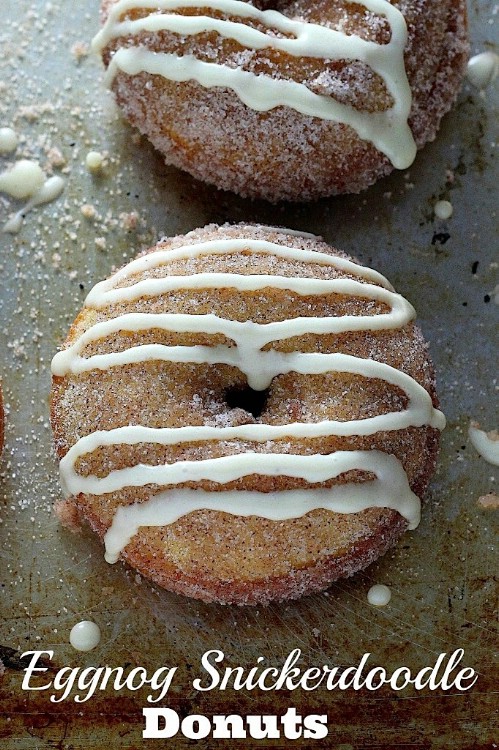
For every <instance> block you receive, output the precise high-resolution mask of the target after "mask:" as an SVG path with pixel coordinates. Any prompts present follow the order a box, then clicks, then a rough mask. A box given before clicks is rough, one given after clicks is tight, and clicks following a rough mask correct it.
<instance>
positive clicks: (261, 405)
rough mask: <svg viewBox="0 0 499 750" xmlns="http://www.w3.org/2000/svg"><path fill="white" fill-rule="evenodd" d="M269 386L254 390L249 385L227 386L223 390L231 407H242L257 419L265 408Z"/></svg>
mask: <svg viewBox="0 0 499 750" xmlns="http://www.w3.org/2000/svg"><path fill="white" fill-rule="evenodd" d="M269 392H270V388H266V389H265V390H263V391H255V390H254V389H253V388H250V386H249V385H246V386H243V387H242V388H241V387H237V386H236V387H235V388H229V389H228V390H227V391H225V401H226V402H227V404H228V406H229V407H230V408H231V409H242V410H243V411H245V412H248V413H249V414H251V415H252V416H253V417H254V418H255V419H258V417H260V416H261V415H262V413H263V411H264V410H265V407H266V405H267V399H268V396H269Z"/></svg>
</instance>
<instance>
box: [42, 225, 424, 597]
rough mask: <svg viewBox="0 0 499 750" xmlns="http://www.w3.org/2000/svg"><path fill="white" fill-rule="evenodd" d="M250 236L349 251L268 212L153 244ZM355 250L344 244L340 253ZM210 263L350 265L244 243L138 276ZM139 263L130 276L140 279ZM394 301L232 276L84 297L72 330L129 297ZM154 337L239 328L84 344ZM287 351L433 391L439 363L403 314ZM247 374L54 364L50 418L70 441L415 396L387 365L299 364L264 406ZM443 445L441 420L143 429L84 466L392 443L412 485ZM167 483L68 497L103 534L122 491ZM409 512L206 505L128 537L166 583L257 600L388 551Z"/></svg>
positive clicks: (246, 315)
mask: <svg viewBox="0 0 499 750" xmlns="http://www.w3.org/2000/svg"><path fill="white" fill-rule="evenodd" d="M232 237H251V238H254V239H264V240H269V241H270V242H277V243H280V244H283V245H287V246H291V247H298V248H303V249H307V250H318V251H321V252H326V253H329V254H333V255H334V254H337V255H340V256H342V255H343V254H342V253H340V252H339V251H335V250H333V249H332V248H330V247H329V246H328V245H326V244H325V243H324V242H322V241H320V240H319V239H318V238H305V237H298V236H292V235H287V234H286V232H285V230H282V231H280V230H278V229H267V228H265V227H262V226H253V225H252V226H248V225H236V226H227V225H226V226H222V227H217V226H214V225H211V226H208V227H205V228H204V229H201V230H196V231H194V232H190V233H189V234H187V235H185V236H182V237H175V238H172V239H169V240H164V241H162V242H161V243H159V245H158V246H157V247H156V248H155V249H158V250H159V249H167V248H175V247H180V246H182V245H185V244H192V243H196V242H199V241H204V240H210V239H217V238H219V239H225V238H232ZM343 257H345V256H343ZM202 271H213V272H220V271H223V272H225V273H227V272H231V271H233V272H235V273H240V274H244V273H262V274H272V273H277V274H279V275H284V276H300V275H307V274H308V275H313V276H317V277H322V278H345V277H347V274H345V273H344V272H342V271H339V270H338V269H335V268H333V267H330V266H325V265H320V264H319V263H317V264H314V263H311V264H304V263H303V262H301V261H298V260H289V261H285V260H283V259H282V258H279V257H277V256H273V255H272V254H269V255H266V254H265V255H256V254H252V253H251V252H249V251H248V252H244V251H237V252H234V253H233V254H230V255H224V256H216V255H202V256H199V257H192V258H188V259H177V260H174V261H172V262H171V263H165V264H163V265H161V266H158V267H156V268H153V269H152V270H151V271H148V270H146V271H140V272H139V273H136V274H134V275H133V277H132V278H133V282H138V281H140V280H141V279H143V278H148V277H155V278H159V277H161V276H165V275H170V274H173V275H185V274H190V273H197V272H202ZM131 281H132V279H131V278H130V277H129V278H126V279H124V280H123V281H122V282H121V283H122V284H125V285H129V284H130V283H131ZM383 309H384V306H383V305H379V303H373V301H372V300H366V299H362V298H358V297H356V298H353V297H349V296H347V295H339V294H324V295H315V296H314V297H313V298H307V297H301V298H298V297H297V296H296V295H294V294H292V293H290V292H289V291H288V292H285V291H283V290H279V289H271V288H269V289H268V290H267V289H265V290H259V291H257V292H244V293H238V292H236V291H235V290H234V289H200V290H196V291H190V292H185V291H184V292H182V291H179V292H175V293H168V294H166V293H165V294H161V295H159V296H155V297H150V298H146V297H141V298H139V299H137V300H135V301H131V302H118V303H112V304H111V305H109V306H108V307H106V308H102V309H93V308H90V307H87V308H84V309H83V310H82V312H81V313H80V315H79V316H78V317H77V319H76V321H75V323H74V324H73V327H72V329H71V331H70V334H69V337H68V339H67V341H66V346H68V345H70V344H71V343H72V342H74V341H75V339H76V338H77V337H78V336H79V335H80V334H81V333H82V332H83V331H84V330H86V329H87V328H88V327H89V326H91V325H93V324H94V323H96V322H98V321H99V320H105V319H107V318H109V317H116V316H117V315H121V314H124V313H126V312H131V311H134V312H138V311H141V312H153V313H154V312H181V311H183V312H190V313H194V312H196V313H199V314H202V313H203V312H206V311H212V312H215V313H217V314H219V315H220V316H221V317H225V318H229V319H233V320H247V319H251V320H254V321H258V322H261V323H265V322H270V321H273V320H276V319H277V320H280V319H283V318H286V317H291V318H292V317H296V316H297V315H302V316H307V315H314V316H331V315H356V314H357V315H360V314H376V313H378V312H382V311H383ZM144 343H165V344H171V345H196V344H206V345H214V344H217V343H227V341H226V340H225V339H224V337H223V336H221V335H219V334H215V335H214V334H204V333H202V332H200V333H195V334H194V333H193V334H178V333H174V332H165V331H159V330H158V331H147V332H143V333H141V332H139V333H132V332H130V331H122V332H121V333H119V334H113V335H111V336H109V337H108V338H106V339H103V340H100V341H98V342H95V343H93V344H90V345H89V346H87V347H86V349H85V351H84V352H82V353H83V354H84V356H91V355H92V354H96V353H105V352H106V351H117V350H120V349H123V348H127V347H130V346H134V345H137V344H144ZM272 347H273V348H275V349H277V350H280V351H295V350H296V351H305V352H307V351H308V352H317V351H318V352H330V351H336V352H343V353H345V354H353V355H354V356H357V357H365V358H367V357H368V358H372V359H375V360H378V361H381V362H386V363H388V364H391V365H392V366H394V367H397V368H398V369H401V370H403V371H404V372H406V373H407V374H409V375H411V376H412V377H413V378H414V379H416V380H417V381H418V382H419V383H420V384H421V385H423V387H424V388H426V390H427V391H428V392H429V393H430V395H431V396H432V398H433V400H434V404H435V405H436V396H435V389H434V376H433V370H432V367H431V363H430V361H429V359H428V354H427V348H426V344H425V343H424V341H423V339H422V337H421V334H420V332H419V330H418V329H417V328H415V327H414V326H413V325H412V324H407V325H406V326H404V328H402V329H401V330H391V331H360V332H355V333H354V332H349V333H343V334H334V335H332V334H327V335H326V334H320V335H319V334H304V335H301V336H295V337H293V338H291V339H285V340H282V341H276V342H273V344H272ZM245 385H246V383H245V378H244V376H243V375H242V373H241V372H240V371H239V370H237V369H236V368H234V367H231V366H228V365H203V364H197V365H196V364H190V363H171V362H159V361H148V362H141V363H137V364H132V365H126V366H122V367H119V368H111V369H109V370H92V371H90V372H86V373H83V374H80V375H68V376H65V377H56V378H55V379H54V385H53V395H52V424H53V428H54V436H55V441H56V448H57V452H58V454H59V457H62V456H63V455H65V453H66V452H67V451H68V449H69V448H70V447H71V446H72V445H74V443H75V442H76V441H77V440H79V439H80V438H81V437H83V436H84V435H88V434H91V433H92V432H95V431H96V430H99V429H105V430H110V429H113V428H116V427H120V426H123V425H133V424H143V425H147V426H149V427H179V426H183V425H187V424H188V425H210V426H213V427H222V426H231V425H241V424H248V423H255V424H258V423H261V424H275V425H278V424H287V423H289V422H293V421H298V422H300V421H302V422H317V421H321V420H323V419H337V420H345V421H346V420H351V419H362V418H366V417H369V416H373V415H376V414H384V413H387V412H390V411H400V410H403V409H404V408H406V396H405V394H403V393H402V392H400V391H399V390H398V388H396V387H394V386H390V385H389V384H387V382H386V381H384V380H378V379H376V378H364V377H362V376H359V375H348V374H347V373H338V372H328V373H325V374H323V375H300V374H297V373H289V374H287V375H279V376H277V377H275V378H274V379H273V381H272V384H271V386H270V389H269V393H268V396H267V399H266V402H265V406H264V409H263V411H262V413H261V414H260V415H259V416H254V415H253V414H252V413H250V412H249V411H247V410H246V409H244V408H241V407H238V406H235V407H231V406H230V405H229V403H228V400H227V393H228V392H229V391H231V390H237V389H238V388H243V387H244V386H245ZM437 446H438V434H437V431H436V430H434V429H432V428H430V427H422V428H414V427H410V428H407V429H403V430H397V431H388V432H378V433H376V434H375V435H371V436H365V437H359V436H351V437H338V436H328V437H326V438H321V439H290V438H281V439H276V440H269V441H266V442H256V441H251V440H247V439H231V440H220V439H219V440H208V441H206V442H203V443H195V442H193V443H180V444H179V443H176V444H173V445H166V446H165V445H158V444H143V443H142V444H137V445H114V446H108V447H100V448H98V449H97V450H95V451H94V452H93V453H91V454H87V455H85V456H83V457H82V458H81V459H79V461H78V463H77V471H78V472H79V473H81V474H82V475H83V476H85V475H89V474H93V475H96V476H106V475H107V474H108V473H109V472H110V471H112V470H116V469H122V468H126V467H128V466H134V465H137V464H138V463H144V464H148V465H159V464H165V463H172V462H175V461H179V460H186V461H189V460H193V461H196V460H203V459H207V458H216V457H219V456H229V455H234V454H237V453H241V452H251V451H253V452H262V453H296V454H301V455H307V454H312V453H322V454H329V453H333V452H334V451H336V450H350V449H351V450H370V449H373V450H376V449H377V450H382V451H384V452H386V453H389V454H393V455H395V456H397V457H398V458H399V460H400V461H401V462H402V464H403V466H404V469H405V471H406V473H407V476H408V479H409V483H410V486H411V489H412V491H413V492H415V493H416V494H417V495H418V496H420V497H422V496H423V494H424V491H425V489H426V486H427V483H428V481H429V478H430V476H431V474H432V472H433V469H434V465H435V460H436V453H437ZM370 478H372V477H371V476H370V475H367V474H366V472H362V471H350V472H347V473H345V474H343V475H340V476H339V477H338V478H336V479H335V480H329V481H328V482H324V483H322V484H319V485H313V486H324V487H329V486H333V485H335V484H336V483H340V484H341V483H345V482H352V481H353V482H362V481H364V480H368V479H370ZM177 486H178V487H187V488H193V489H204V490H207V491H213V492H216V491H217V490H220V489H226V490H233V489H235V490H238V489H240V490H256V491H259V492H267V493H270V492H274V491H280V490H287V489H300V488H304V487H307V486H312V485H307V483H306V482H305V481H304V480H302V479H300V478H291V477H285V476H259V475H251V476H247V477H244V478H242V479H238V480H234V481H232V482H228V483H227V484H224V485H223V487H221V486H220V485H219V484H217V483H216V482H213V481H208V480H201V481H198V482H192V481H191V482H189V481H186V482H184V483H182V484H180V485H177ZM167 488H168V487H167V486H166V487H165V486H152V487H151V486H146V487H140V488H130V487H126V488H125V489H123V490H121V491H119V492H113V493H109V494H107V495H101V496H84V495H79V496H78V497H70V498H68V501H67V502H66V504H64V505H63V506H62V507H61V508H60V515H61V516H62V517H64V519H65V520H66V522H67V523H69V525H70V526H73V527H74V525H75V523H76V522H77V520H78V519H79V520H80V522H84V521H85V522H88V523H89V524H90V526H92V527H93V528H94V530H95V531H97V533H98V534H99V535H101V536H103V535H104V533H105V531H106V530H107V529H108V528H109V526H110V524H111V522H112V519H113V516H114V512H115V510H116V508H117V507H118V506H119V505H128V504H131V503H134V502H142V501H145V500H147V499H148V498H149V497H150V496H151V494H156V492H160V491H162V490H164V489H167ZM405 527H406V523H405V521H404V520H403V519H402V518H401V517H400V516H399V515H398V514H397V513H396V512H395V511H390V510H386V509H374V508H370V509H368V510H366V511H364V512H362V513H352V514H336V513H331V512H327V511H323V510H316V511H313V512H311V513H308V514H307V515H305V516H303V517H301V518H294V519H289V520H285V521H270V520H267V519H264V518H260V517H256V516H251V517H246V518H243V517H238V516H236V515H233V514H229V513H221V512H217V511H211V510H204V511H196V512H193V513H190V514H188V515H187V516H184V517H182V518H180V519H179V520H178V521H176V522H174V523H172V524H170V525H168V526H167V527H147V528H141V529H140V531H139V532H138V533H137V535H136V536H135V537H134V538H133V539H132V541H131V542H130V543H129V544H128V546H127V547H126V549H125V551H124V553H123V558H124V559H126V560H127V561H128V562H130V563H131V564H132V565H133V566H134V567H136V568H137V569H138V570H139V571H140V572H141V573H143V574H144V575H147V576H148V577H150V578H153V579H154V580H155V581H157V582H158V583H160V584H161V585H163V586H165V587H166V588H168V589H171V590H173V591H177V592H180V593H184V594H187V595H189V596H194V597H197V598H200V599H203V600H205V601H213V600H215V601H220V602H223V603H229V602H237V603H238V604H242V603H251V604H254V603H258V602H268V601H270V600H272V599H285V598H293V597H298V596H300V595H302V594H304V593H310V592H312V591H316V590H319V589H321V588H324V587H325V586H327V585H328V583H329V582H330V581H332V580H334V579H335V578H337V577H339V576H344V575H351V574H352V573H353V572H355V571H356V570H358V569H359V568H362V567H364V566H365V565H367V564H369V562H371V561H372V560H374V559H375V558H376V557H378V556H379V555H380V554H382V553H383V552H384V551H385V550H386V549H387V548H388V547H389V546H390V545H391V544H393V543H394V542H395V540H396V539H397V538H398V537H399V536H400V534H401V533H402V532H403V530H404V528H405Z"/></svg>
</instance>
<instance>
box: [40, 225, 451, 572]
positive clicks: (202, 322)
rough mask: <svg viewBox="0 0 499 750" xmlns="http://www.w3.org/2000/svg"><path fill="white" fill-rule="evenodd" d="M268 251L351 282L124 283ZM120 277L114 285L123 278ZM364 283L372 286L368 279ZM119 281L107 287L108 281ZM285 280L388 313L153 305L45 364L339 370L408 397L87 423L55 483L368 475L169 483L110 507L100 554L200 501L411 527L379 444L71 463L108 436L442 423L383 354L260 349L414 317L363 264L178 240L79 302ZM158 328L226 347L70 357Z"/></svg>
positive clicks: (269, 514)
mask: <svg viewBox="0 0 499 750" xmlns="http://www.w3.org/2000/svg"><path fill="white" fill-rule="evenodd" d="M242 251H246V252H251V253H252V254H259V253H260V254H262V253H263V254H265V253H266V254H272V255H273V256H277V257H279V258H283V259H285V260H288V261H292V260H298V261H301V262H302V263H306V264H319V265H321V264H322V265H327V266H330V267H333V268H336V269H338V270H341V271H343V272H346V273H348V274H350V275H353V276H355V277H356V278H355V279H345V278H337V279H321V278H306V277H285V276H277V275H276V276H268V275H264V274H261V275H253V274H249V275H239V274H229V273H197V274H192V275H187V276H169V275H167V276H164V277H162V278H154V277H153V278H145V279H144V278H143V279H140V280H135V281H134V277H136V276H137V274H141V273H143V272H147V271H151V270H154V269H156V268H159V267H160V266H164V265H168V263H169V262H170V261H173V260H176V259H178V258H184V259H188V258H195V257H199V256H201V255H213V254H217V255H221V254H230V253H234V252H242ZM125 281H126V282H128V284H127V285H125V286H119V285H121V284H123V282H125ZM371 281H375V282H377V284H380V286H378V285H377V284H374V283H370V282H371ZM117 285H118V286H117ZM269 287H272V288H279V289H289V290H292V291H293V292H295V293H297V294H299V295H315V294H316V295H320V294H322V295H324V294H327V293H338V294H348V295H352V296H356V297H359V298H362V299H369V300H376V301H381V302H383V303H385V304H386V305H387V306H388V307H389V308H390V311H389V312H387V313H378V314H375V315H368V316H365V315H359V316H352V315H344V316H340V317H336V318H335V317H313V316H311V317H297V318H293V319H288V320H283V321H278V322H273V323H267V324H257V323H255V322H253V321H251V320H247V321H244V322H240V321H233V320H228V319H225V318H220V317H218V316H216V315H213V314H208V315H196V314H194V315H187V314H168V313H163V314H161V313H160V314H152V313H124V314H121V315H118V316H117V317H114V318H110V319H108V320H104V321H100V322H98V323H96V324H94V325H93V326H91V327H90V328H88V329H87V330H86V331H85V332H83V333H82V334H81V335H80V337H79V338H78V339H77V340H76V341H75V342H74V343H73V344H72V345H71V346H69V347H68V348H67V349H65V350H63V351H61V352H59V353H58V354H56V356H55V357H54V359H53V361H52V372H53V374H54V375H56V376H59V377H62V376H64V375H66V374H68V373H81V372H87V371H90V370H93V369H103V370H105V369H109V368H111V367H119V366H122V365H124V364H127V363H131V362H146V361H152V360H154V361H158V360H162V361H168V362H196V363H200V364H201V363H202V364H217V363H224V364H229V365H232V366H234V367H237V368H238V369H239V370H240V371H241V372H243V373H244V374H245V375H246V377H247V380H248V384H249V385H250V387H252V388H254V389H255V390H263V389H265V388H267V387H268V386H269V385H270V383H271V381H272V379H273V378H274V377H276V376H279V375H281V374H284V373H289V372H297V373H303V374H305V373H315V374H316V373H327V372H348V373H353V374H357V375H361V376H362V377H366V378H379V379H383V380H385V381H386V382H388V383H390V384H392V385H394V386H396V387H398V388H399V389H400V390H401V391H403V392H404V393H405V395H406V397H407V405H406V408H405V409H404V410H402V411H397V412H391V413H388V414H383V415H378V416H374V417H369V418H365V419H357V420H350V421H343V422H339V421H332V420H331V421H321V422H315V423H303V422H293V423H290V424H284V425H268V424H243V425H238V426H232V427H210V426H208V425H191V426H185V427H179V428H160V429H153V428H149V427H146V426H142V425H128V426H123V427H119V428H116V429H113V430H109V431H96V432H94V433H92V434H90V435H86V436H84V437H82V438H81V439H80V440H78V441H77V442H76V443H75V445H73V446H72V447H71V448H70V450H69V451H68V452H67V454H66V455H65V456H64V458H63V459H62V460H61V464H60V470H61V480H62V484H63V488H64V491H65V493H66V495H68V496H69V495H78V494H79V493H82V492H83V493H88V494H93V495H102V494H106V493H111V492H116V491H119V490H121V489H123V488H125V487H143V486H146V485H150V484H155V485H160V486H161V485H178V484H182V483H185V482H187V481H201V480H208V481H214V482H217V483H220V484H222V485H223V484H227V483H228V482H231V481H233V480H236V479H239V478H240V477H244V476H247V475H249V474H255V473H258V474H260V475H266V476H281V475H282V476H288V477H298V478H301V479H303V480H305V481H307V482H310V483H317V482H324V481H327V480H330V479H333V478H335V477H338V476H339V475H341V474H343V473H345V472H348V471H351V470H360V471H366V472H370V473H371V474H374V476H375V479H374V480H372V481H366V482H363V483H360V484H356V485H351V484H346V485H339V486H335V487H333V488H331V489H322V488H321V489H306V490H293V491H291V490H288V491H280V492H276V493H259V492H244V491H222V492H213V493H208V492H205V491H203V490H199V489H196V490H186V489H184V488H179V489H169V490H165V491H163V492H160V493H159V494H157V495H155V496H154V497H151V499H150V500H148V501H146V502H144V503H142V504H133V505H131V506H128V507H126V508H124V507H121V508H119V509H118V511H117V513H116V514H115V517H114V520H113V523H112V526H111V528H110V529H109V530H108V533H107V535H106V538H105V542H106V549H107V555H106V559H108V560H109V561H115V560H116V559H117V558H118V555H119V553H120V551H121V550H122V549H123V548H124V547H125V546H126V545H127V544H128V542H129V541H130V539H131V538H132V537H133V535H134V534H135V533H136V532H137V530H138V528H139V527H140V526H142V525H159V526H161V525H165V524H169V523H172V522H173V521H175V520H177V519H178V518H179V517H181V516H182V515H185V514H186V513H190V512H192V511H194V510H200V509H216V510H221V511H224V512H228V513H233V514H236V515H260V516H263V517H265V518H271V519H286V518H294V517H297V516H301V515H304V514H305V513H307V512H309V511H310V510H313V509H317V508H326V509H330V510H333V511H336V512H339V513H355V512H358V511H359V510H364V509H366V508H369V507H385V508H393V509H395V510H398V511H399V512H400V513H401V514H402V515H403V517H404V518H406V520H407V522H408V525H409V527H410V528H414V527H415V526H416V525H417V523H418V520H419V506H420V503H419V499H418V498H417V497H416V496H415V495H414V494H413V493H412V491H411V489H410V487H409V484H408V481H407V476H406V474H405V472H404V470H403V467H402V465H401V463H400V462H399V461H398V459H397V458H395V457H394V456H388V455H386V454H384V453H381V452H380V451H375V450H370V451H336V452H335V453H333V454H331V455H321V454H314V455H310V456H302V455H293V454H279V453H270V454H268V453H267V454H265V453H256V452H247V453H242V454H236V455H228V456H222V457H219V458H214V459H206V460H199V461H177V462H174V463H172V464H166V465H153V466H150V465H137V466H133V467H129V468H126V469H120V470H114V471H111V472H110V473H108V474H107V476H104V477H97V476H93V475H90V476H81V475H80V474H78V472H77V470H76V468H75V467H76V464H77V462H78V460H79V459H80V458H81V457H83V456H84V455H87V454H90V453H92V452H93V451H95V450H97V449H98V448H101V447H105V446H113V445H120V444H126V445H136V444H138V443H154V444H158V445H174V444H175V445H176V444H181V443H183V442H196V443H199V442H204V441H210V440H221V441H223V440H232V439H242V440H252V441H255V442H257V443H262V442H266V441H268V440H278V439H280V438H320V437H327V436H333V435H337V436H353V435H372V434H374V433H376V432H378V431H389V430H399V429H404V428H407V427H410V426H414V427H420V426H423V425H425V424H428V425H431V426H432V427H434V428H437V429H443V427H444V425H445V419H444V416H443V414H442V413H441V412H440V411H438V410H437V409H435V408H434V407H433V405H432V402H431V398H430V396H429V394H428V393H427V391H426V390H425V389H424V388H423V387H422V386H421V385H420V384H419V383H417V382H416V381H415V380H414V379H413V378H411V377H410V376H409V375H407V374H405V373H403V372H401V371H399V370H397V369H395V368H393V367H391V366H390V365H388V364H385V363H383V362H377V361H374V360H370V359H364V358H358V357H354V356H351V355H346V354H340V353H327V354H321V353H315V352H314V353H303V352H291V353H288V352H286V353H285V352H279V351H275V350H272V349H270V350H269V351H262V349H263V347H264V346H265V345H267V344H270V343H272V342H275V341H278V340H282V339H286V338H291V337H293V336H297V335H300V334H303V333H338V332H343V331H353V330H356V331H358V330H386V329H394V328H401V327H402V326H404V325H405V324H406V323H408V322H409V321H410V320H411V319H412V318H413V317H414V310H413V308H412V307H411V305H410V304H409V303H408V302H407V301H406V300H404V299H403V298H402V297H401V296H400V295H398V294H395V292H393V291H392V289H391V287H390V284H389V283H388V282H387V280H386V279H385V278H384V277H383V276H381V274H378V273H376V272H375V271H371V270H370V269H365V268H363V267H361V266H359V265H358V264H356V263H354V262H353V261H350V260H347V259H344V258H341V257H336V256H331V255H328V254H326V253H320V252H315V251H309V250H302V249H298V248H291V247H286V246H283V245H277V244H275V243H272V242H267V241H262V240H250V239H244V240H241V239H231V240H221V241H211V242H204V243H196V244H192V245H186V246H183V247H179V248H174V249H172V250H164V251H157V252H154V253H150V254H147V255H145V256H142V257H140V258H138V259H136V260H135V261H132V262H131V263H130V264H128V266H126V267H125V268H124V269H121V270H120V271H118V272H117V273H115V274H114V275H113V276H112V277H111V278H110V279H108V280H106V281H103V282H100V283H99V284H97V285H96V286H95V287H94V288H93V289H92V290H91V292H90V293H89V295H88V296H87V300H86V305H87V306H88V307H93V308H95V309H97V310H98V309H103V308H105V307H107V306H108V305H113V304H117V303H126V302H130V301H134V300H137V299H139V298H142V297H155V296H159V295H162V294H165V293H167V292H169V291H172V290H178V289H207V288H214V289H220V288H235V289H237V290H240V291H243V292H244V291H253V290H258V289H265V288H269ZM150 329H161V330H167V331H176V332H203V333H222V334H224V335H225V336H227V337H228V338H229V339H230V340H231V341H232V342H233V345H232V346H223V345H217V346H200V345H198V346H165V345H160V344H148V345H139V346H134V347H131V348H129V349H126V350H124V351H121V352H110V353H107V354H99V355H94V356H90V357H83V356H81V352H82V351H83V350H84V348H85V347H86V346H87V345H88V344H89V343H92V342H95V341H98V340H101V339H103V338H106V337H109V336H112V335H113V334H115V333H118V332H120V331H143V330H150Z"/></svg>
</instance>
